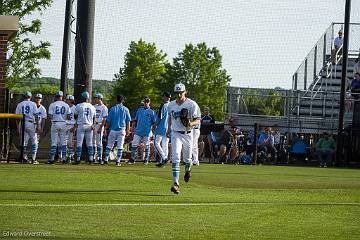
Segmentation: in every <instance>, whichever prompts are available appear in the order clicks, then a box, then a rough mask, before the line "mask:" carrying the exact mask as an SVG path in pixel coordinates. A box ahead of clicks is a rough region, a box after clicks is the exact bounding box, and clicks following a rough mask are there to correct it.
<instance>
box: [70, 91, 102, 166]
mask: <svg viewBox="0 0 360 240" xmlns="http://www.w3.org/2000/svg"><path fill="white" fill-rule="evenodd" d="M81 96H82V97H83V98H84V99H85V102H83V103H79V104H78V105H76V107H75V112H74V115H75V119H76V123H75V126H74V128H73V129H72V131H75V130H76V140H77V142H76V162H75V164H79V163H80V159H81V151H82V144H83V141H84V137H85V141H86V145H87V147H88V155H89V161H88V163H89V164H91V163H92V162H93V160H94V152H93V143H92V140H93V133H94V131H93V130H94V129H95V126H94V124H95V122H94V120H95V115H96V110H95V107H94V106H93V105H91V103H89V99H90V94H89V93H88V92H87V91H85V92H83V93H82V94H81Z"/></svg>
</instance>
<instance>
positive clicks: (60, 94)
mask: <svg viewBox="0 0 360 240" xmlns="http://www.w3.org/2000/svg"><path fill="white" fill-rule="evenodd" d="M62 96H64V93H63V92H62V91H58V92H57V93H55V97H62Z"/></svg>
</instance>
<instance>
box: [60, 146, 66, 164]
mask: <svg viewBox="0 0 360 240" xmlns="http://www.w3.org/2000/svg"><path fill="white" fill-rule="evenodd" d="M61 151H62V160H63V161H66V145H62V146H61Z"/></svg>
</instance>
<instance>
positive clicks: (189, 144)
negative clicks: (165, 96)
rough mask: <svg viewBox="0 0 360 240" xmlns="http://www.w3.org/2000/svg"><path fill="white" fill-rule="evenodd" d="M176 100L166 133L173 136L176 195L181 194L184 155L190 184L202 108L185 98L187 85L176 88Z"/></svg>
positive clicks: (186, 180)
mask: <svg viewBox="0 0 360 240" xmlns="http://www.w3.org/2000/svg"><path fill="white" fill-rule="evenodd" d="M174 92H175V93H176V99H175V100H173V101H171V102H170V103H169V105H168V113H169V123H168V128H167V131H166V135H167V136H171V152H172V158H171V159H172V174H173V182H174V185H173V186H172V187H171V189H170V190H171V191H172V192H173V193H175V194H179V193H180V185H179V177H180V158H181V153H183V160H184V162H185V174H184V181H185V182H188V181H189V180H190V177H191V166H192V158H191V156H192V148H193V133H192V131H193V128H194V127H195V126H196V125H199V124H200V117H201V113H200V108H199V106H198V104H197V103H196V102H195V101H193V100H191V99H189V98H187V97H186V96H185V94H186V89H185V85H184V84H182V83H178V84H176V85H175V87H174Z"/></svg>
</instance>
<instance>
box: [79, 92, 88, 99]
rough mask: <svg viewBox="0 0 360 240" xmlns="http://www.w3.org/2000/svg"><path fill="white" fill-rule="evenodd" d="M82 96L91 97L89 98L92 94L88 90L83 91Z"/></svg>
mask: <svg viewBox="0 0 360 240" xmlns="http://www.w3.org/2000/svg"><path fill="white" fill-rule="evenodd" d="M81 96H82V97H83V98H85V99H89V98H90V94H89V93H88V92H87V91H85V92H83V93H82V94H81Z"/></svg>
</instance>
